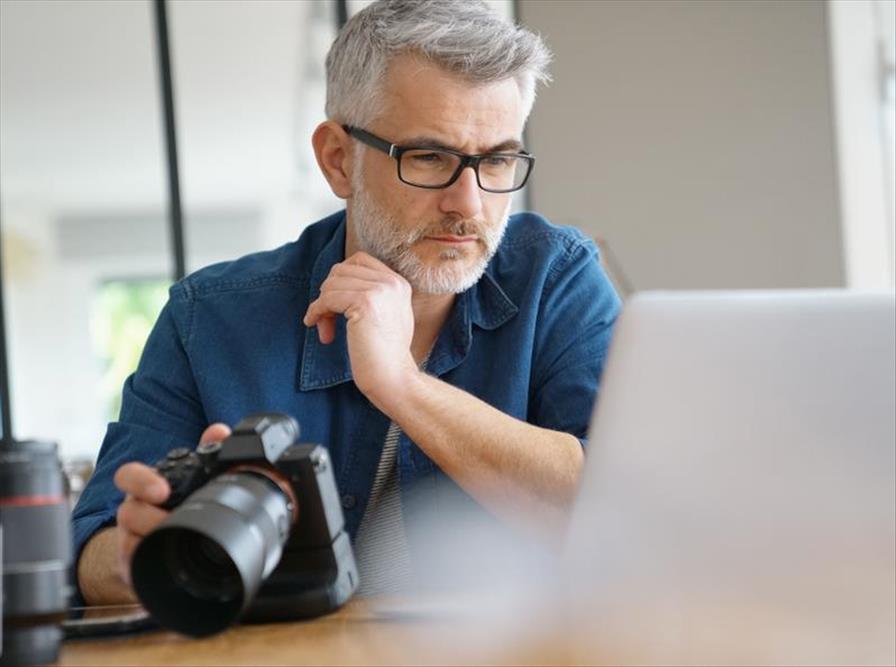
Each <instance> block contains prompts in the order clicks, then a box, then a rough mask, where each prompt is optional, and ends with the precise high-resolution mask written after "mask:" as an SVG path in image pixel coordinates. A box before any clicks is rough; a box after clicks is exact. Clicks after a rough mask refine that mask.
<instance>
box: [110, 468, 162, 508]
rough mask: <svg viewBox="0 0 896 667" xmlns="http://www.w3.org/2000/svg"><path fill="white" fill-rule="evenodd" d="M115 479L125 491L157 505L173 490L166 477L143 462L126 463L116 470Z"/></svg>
mask: <svg viewBox="0 0 896 667" xmlns="http://www.w3.org/2000/svg"><path fill="white" fill-rule="evenodd" d="M114 481H115V486H117V487H118V488H119V489H121V490H122V491H123V492H124V493H126V494H129V495H131V496H134V497H135V498H139V499H140V500H145V501H146V502H148V503H154V504H156V505H158V504H159V503H163V502H165V499H166V498H167V497H168V494H169V493H170V492H171V490H170V488H169V487H168V482H167V481H166V480H165V478H164V477H162V476H161V475H159V473H157V472H156V470H155V469H154V468H151V467H149V466H148V465H144V464H143V463H136V462H134V463H125V464H124V465H123V466H121V467H120V468H119V469H118V470H116V471H115V477H114Z"/></svg>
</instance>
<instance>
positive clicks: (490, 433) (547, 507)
mask: <svg viewBox="0 0 896 667" xmlns="http://www.w3.org/2000/svg"><path fill="white" fill-rule="evenodd" d="M371 400H372V401H373V403H374V404H375V405H377V407H379V408H380V410H382V411H383V412H384V413H386V414H387V415H389V416H390V417H391V418H392V419H393V420H394V421H395V422H396V423H397V424H399V425H400V426H401V428H402V430H403V431H404V432H405V433H406V434H407V435H408V436H409V437H410V438H411V439H412V440H413V441H414V442H415V443H417V445H418V446H419V447H420V448H421V449H422V450H423V451H424V452H426V454H427V455H428V456H429V457H430V458H431V459H432V460H433V461H434V462H435V463H436V464H437V465H438V466H439V467H440V468H441V469H442V470H443V471H444V472H445V473H446V474H448V475H449V476H451V477H452V478H453V479H454V480H455V481H456V482H457V483H458V484H459V485H460V486H461V487H462V488H463V489H464V490H466V491H467V493H469V494H470V495H471V496H472V497H473V498H475V499H476V500H477V501H478V502H479V503H480V504H482V505H483V506H484V507H486V508H487V509H489V510H490V511H491V512H492V513H494V514H495V515H496V516H498V517H500V518H501V519H502V520H505V521H506V522H508V523H510V524H513V525H515V526H518V527H522V528H524V529H526V530H527V531H533V530H534V531H535V532H537V533H539V534H541V535H542V536H551V537H556V536H557V535H558V534H560V533H562V531H563V530H564V528H565V525H566V520H567V518H568V515H569V508H570V506H571V503H572V500H573V498H574V497H575V494H576V490H577V488H578V482H579V476H580V473H581V470H582V465H583V463H584V454H583V452H582V446H581V444H580V443H579V441H578V439H577V438H575V437H574V436H572V435H570V434H569V433H562V432H559V431H553V430H550V429H545V428H541V427H538V426H533V425H532V424H528V423H526V422H523V421H520V420H518V419H515V418H513V417H510V416H509V415H507V414H504V413H503V412H501V411H500V410H497V409H496V408H494V407H492V406H490V405H488V404H487V403H485V402H483V401H481V400H479V399H478V398H476V397H475V396H473V395H471V394H468V393H466V392H464V391H462V390H460V389H458V388H456V387H453V386H451V385H449V384H448V383H446V382H443V381H441V380H439V379H437V378H434V377H432V376H429V375H426V374H424V373H414V374H411V375H410V376H409V377H408V379H407V382H406V383H404V386H403V387H402V388H401V390H398V391H395V390H392V391H389V392H383V393H382V394H380V395H374V396H371Z"/></svg>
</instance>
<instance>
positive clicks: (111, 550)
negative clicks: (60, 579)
mask: <svg viewBox="0 0 896 667" xmlns="http://www.w3.org/2000/svg"><path fill="white" fill-rule="evenodd" d="M118 551H119V549H118V536H117V535H116V528H115V527H112V528H105V529H103V530H101V531H99V532H98V533H97V534H96V535H94V536H93V537H91V538H90V540H89V541H88V542H87V544H86V545H85V546H84V550H83V551H82V552H81V557H80V558H79V559H78V587H79V588H80V590H81V594H82V595H83V596H84V600H85V601H86V602H87V604H88V605H102V604H128V603H134V602H137V598H136V596H135V595H134V591H133V589H132V588H131V587H130V586H129V585H128V584H126V583H125V582H124V580H123V579H122V577H121V567H120V564H119V562H118Z"/></svg>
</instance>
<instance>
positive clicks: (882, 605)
mask: <svg viewBox="0 0 896 667" xmlns="http://www.w3.org/2000/svg"><path fill="white" fill-rule="evenodd" d="M894 330H896V311H894V295H893V293H892V292H887V293H877V294H864V293H855V292H847V291H777V292H716V293H711V292H705V293H653V294H641V295H637V296H636V297H635V298H633V299H632V300H631V301H629V302H628V304H627V305H626V308H625V310H624V312H623V314H622V316H621V318H620V321H619V323H618V325H617V329H616V332H615V336H614V341H613V345H612V348H611V351H610V356H609V359H608V363H607V367H606V372H605V374H604V377H603V380H602V387H601V392H600V397H599V400H598V404H597V406H596V408H595V414H594V417H593V421H592V426H591V433H590V449H589V454H588V458H587V463H586V470H585V474H584V477H583V482H582V489H581V494H580V498H579V501H578V504H577V507H576V511H575V513H574V517H573V520H572V523H571V528H570V534H569V543H568V547H569V550H568V554H567V555H568V561H567V569H568V575H567V582H568V588H567V599H568V602H569V608H570V609H571V610H573V611H572V612H571V615H570V618H572V619H574V620H573V622H572V628H573V629H572V630H571V635H570V636H571V639H570V642H571V643H570V646H571V647H572V648H571V655H572V656H573V657H572V658H571V660H572V661H573V662H574V661H575V657H574V656H575V655H579V656H580V657H583V659H585V660H587V661H593V660H594V659H595V656H601V659H602V660H605V661H608V662H616V663H657V662H659V663H664V664H669V663H684V664H732V663H734V664H738V663H739V664H785V663H794V662H797V663H809V664H837V663H841V664H893V663H894V662H896V639H894V633H896V630H894V628H896V479H894V476H896V458H894V449H896V407H894V406H896V390H894V387H896V331H894Z"/></svg>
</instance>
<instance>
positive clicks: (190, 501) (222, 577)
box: [131, 413, 358, 637]
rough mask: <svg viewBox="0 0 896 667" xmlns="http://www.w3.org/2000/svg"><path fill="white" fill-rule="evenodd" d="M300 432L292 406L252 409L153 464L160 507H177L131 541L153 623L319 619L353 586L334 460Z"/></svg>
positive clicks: (215, 625)
mask: <svg viewBox="0 0 896 667" xmlns="http://www.w3.org/2000/svg"><path fill="white" fill-rule="evenodd" d="M298 436H299V425H298V423H296V421H295V420H294V419H293V418H292V417H290V416H289V415H285V414H281V413H264V414H257V415H252V416H250V417H247V418H245V419H243V420H242V421H241V422H240V423H239V424H237V425H236V427H235V428H234V430H233V433H232V435H231V436H230V437H228V438H226V439H225V440H224V441H223V442H221V443H217V442H214V443H206V444H203V445H200V446H199V447H198V448H197V449H196V450H195V451H191V450H189V449H186V448H179V449H174V450H172V451H170V452H168V455H167V456H166V457H165V458H164V459H162V460H161V461H159V462H158V463H157V464H156V469H157V470H158V471H159V473H160V474H161V475H162V476H164V477H165V478H166V479H167V480H168V483H169V485H170V486H171V495H170V496H169V498H168V500H167V501H166V503H165V505H163V507H165V508H166V509H173V510H174V511H173V512H172V513H171V514H170V515H169V516H168V517H167V518H166V519H165V521H163V522H162V523H161V524H160V525H159V527H158V528H156V529H155V530H154V531H152V532H151V533H150V534H149V535H147V536H146V537H145V538H144V539H143V540H142V541H141V542H140V544H139V545H138V547H137V550H136V551H135V552H134V557H133V560H132V562H131V578H132V581H133V585H134V590H135V591H136V593H137V596H138V597H139V598H140V601H141V602H142V603H143V606H144V607H146V609H147V610H148V611H149V612H150V614H152V615H153V616H154V617H155V619H156V620H157V621H158V622H159V624H160V625H162V626H163V627H167V628H170V629H172V630H176V631H178V632H181V633H183V634H187V635H192V636H196V637H200V636H205V635H210V634H213V633H215V632H219V631H221V630H223V629H225V628H226V627H228V626H229V625H230V624H232V623H233V622H234V621H236V620H237V619H238V618H240V617H242V618H243V620H245V621H250V622H251V621H255V622H267V621H276V620H292V619H300V618H308V617H313V616H319V615H321V614H325V613H327V612H330V611H333V610H335V609H337V608H338V607H340V606H342V604H344V603H345V602H346V601H347V600H348V599H349V598H350V597H351V595H352V593H354V591H355V589H356V588H357V586H358V571H357V567H356V565H355V558H354V555H353V553H352V548H351V542H350V540H349V537H348V534H347V533H346V532H345V519H344V517H343V514H342V507H341V505H340V502H339V494H338V492H337V490H336V481H335V478H334V477H333V469H332V464H331V463H330V458H329V456H328V455H327V450H326V449H325V448H324V447H322V446H320V445H313V444H296V441H297V439H298ZM256 593H257V595H256Z"/></svg>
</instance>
